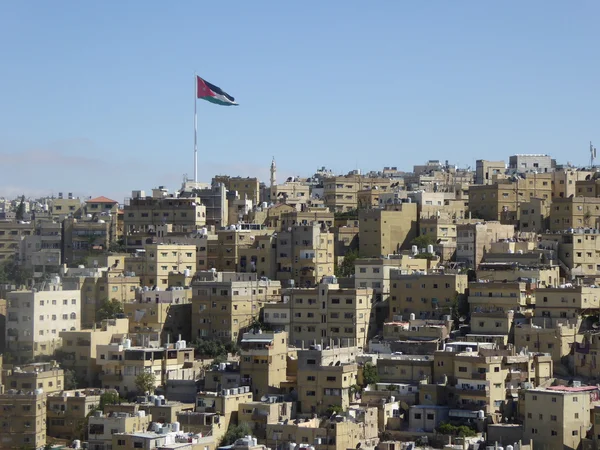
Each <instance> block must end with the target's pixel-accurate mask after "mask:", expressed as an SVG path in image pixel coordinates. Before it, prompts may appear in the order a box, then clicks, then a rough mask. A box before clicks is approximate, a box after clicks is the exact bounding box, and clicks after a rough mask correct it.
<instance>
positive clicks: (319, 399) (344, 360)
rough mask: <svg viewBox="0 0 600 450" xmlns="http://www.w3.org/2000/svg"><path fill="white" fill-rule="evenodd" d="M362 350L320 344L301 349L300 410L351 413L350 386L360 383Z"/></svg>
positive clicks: (299, 360) (302, 411) (304, 411)
mask: <svg viewBox="0 0 600 450" xmlns="http://www.w3.org/2000/svg"><path fill="white" fill-rule="evenodd" d="M358 352H359V348H358V347H338V346H335V345H333V346H329V348H323V347H322V345H320V344H317V345H314V346H312V347H311V348H310V349H301V350H300V349H299V350H298V411H299V412H301V413H306V414H319V415H323V414H325V413H326V411H327V409H328V408H330V407H341V408H342V410H344V411H345V410H347V409H348V407H349V406H350V387H351V386H353V385H355V384H357V375H358V366H357V364H356V356H357V354H358Z"/></svg>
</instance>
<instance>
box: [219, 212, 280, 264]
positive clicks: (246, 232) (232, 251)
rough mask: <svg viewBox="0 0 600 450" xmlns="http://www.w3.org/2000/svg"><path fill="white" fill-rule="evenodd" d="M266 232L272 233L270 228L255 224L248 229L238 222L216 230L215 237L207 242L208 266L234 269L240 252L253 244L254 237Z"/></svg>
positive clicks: (239, 257)
mask: <svg viewBox="0 0 600 450" xmlns="http://www.w3.org/2000/svg"><path fill="white" fill-rule="evenodd" d="M267 234H272V230H266V229H264V228H262V227H261V226H260V225H256V224H252V228H250V229H249V228H245V229H244V228H242V225H240V224H238V225H232V226H230V227H229V228H227V229H223V230H219V231H217V239H216V240H211V241H209V242H208V267H209V268H210V269H216V270H218V271H226V272H230V271H233V270H235V268H236V267H237V266H238V265H240V262H241V254H242V252H243V251H244V250H246V249H249V248H251V247H253V246H254V243H255V240H256V237H258V236H262V235H267Z"/></svg>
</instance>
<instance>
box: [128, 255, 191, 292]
mask: <svg viewBox="0 0 600 450" xmlns="http://www.w3.org/2000/svg"><path fill="white" fill-rule="evenodd" d="M125 267H126V270H127V271H128V272H133V273H135V275H136V276H138V277H140V280H141V283H142V285H143V286H158V287H159V288H161V289H165V288H167V287H169V283H168V281H169V273H171V272H179V273H189V274H194V273H195V272H196V246H195V245H190V244H183V245H179V244H146V245H144V252H139V253H138V254H136V255H134V256H130V257H127V258H126V259H125Z"/></svg>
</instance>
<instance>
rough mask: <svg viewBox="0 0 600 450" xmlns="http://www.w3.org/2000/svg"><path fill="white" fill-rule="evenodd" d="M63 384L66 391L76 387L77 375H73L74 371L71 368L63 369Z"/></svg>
mask: <svg viewBox="0 0 600 450" xmlns="http://www.w3.org/2000/svg"><path fill="white" fill-rule="evenodd" d="M64 384H65V390H66V391H71V390H73V389H77V376H76V375H75V371H73V370H71V369H65V370H64Z"/></svg>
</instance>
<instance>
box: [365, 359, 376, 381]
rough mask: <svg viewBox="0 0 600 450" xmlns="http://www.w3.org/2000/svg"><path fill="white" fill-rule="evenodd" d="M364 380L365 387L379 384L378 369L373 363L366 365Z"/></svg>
mask: <svg viewBox="0 0 600 450" xmlns="http://www.w3.org/2000/svg"><path fill="white" fill-rule="evenodd" d="M363 380H364V384H365V385H369V384H375V383H377V382H378V381H379V374H378V373H377V367H375V366H374V365H373V364H371V363H366V364H365V365H364V367H363Z"/></svg>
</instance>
